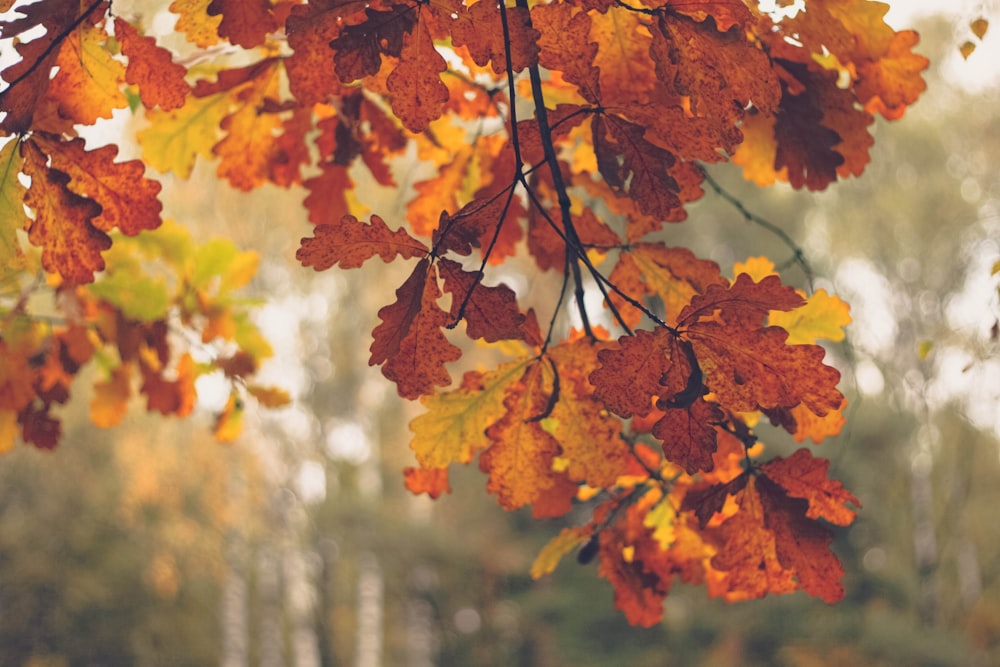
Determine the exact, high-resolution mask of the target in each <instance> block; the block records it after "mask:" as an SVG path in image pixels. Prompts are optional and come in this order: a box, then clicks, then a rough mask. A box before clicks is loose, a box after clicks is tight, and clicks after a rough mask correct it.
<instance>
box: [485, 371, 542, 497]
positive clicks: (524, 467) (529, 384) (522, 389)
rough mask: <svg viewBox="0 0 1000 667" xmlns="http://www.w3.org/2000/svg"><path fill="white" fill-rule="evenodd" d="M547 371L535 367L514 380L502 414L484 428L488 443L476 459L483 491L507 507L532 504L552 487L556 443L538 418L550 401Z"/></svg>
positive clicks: (508, 390)
mask: <svg viewBox="0 0 1000 667" xmlns="http://www.w3.org/2000/svg"><path fill="white" fill-rule="evenodd" d="M546 368H547V366H546V365H545V364H542V363H533V364H531V365H529V366H528V367H527V368H526V369H525V371H524V374H523V375H522V376H521V378H520V379H519V380H518V381H517V382H514V383H511V384H510V385H508V387H507V389H506V395H505V396H504V401H503V405H504V408H505V413H504V415H503V416H502V417H501V418H500V420H499V421H497V422H495V423H493V424H491V425H490V426H489V427H488V428H487V429H486V436H487V437H488V438H489V439H490V441H491V442H492V444H491V445H490V447H489V448H488V449H487V450H486V451H484V452H483V453H482V454H480V455H479V469H480V470H482V471H483V472H484V473H486V474H487V475H489V480H488V481H487V483H486V490H487V491H489V492H490V493H494V494H496V495H497V502H499V503H500V505H501V506H502V507H504V508H506V509H511V510H513V509H517V508H519V507H523V506H524V505H529V504H531V503H534V502H535V501H536V500H538V499H539V496H540V495H541V494H542V493H543V492H544V491H546V490H547V489H549V488H551V487H552V486H553V485H554V484H555V483H556V482H555V480H556V477H555V475H554V473H553V472H552V462H553V460H554V459H555V457H556V456H557V455H558V454H559V443H558V442H556V440H555V438H553V437H552V436H551V435H550V434H549V433H547V432H546V431H545V429H543V428H542V425H541V424H540V423H539V419H538V418H539V416H541V415H544V414H545V412H546V410H548V409H549V408H548V406H549V403H550V401H551V400H552V398H553V396H552V392H553V387H552V380H551V379H550V378H548V377H547V375H548V374H547V373H546Z"/></svg>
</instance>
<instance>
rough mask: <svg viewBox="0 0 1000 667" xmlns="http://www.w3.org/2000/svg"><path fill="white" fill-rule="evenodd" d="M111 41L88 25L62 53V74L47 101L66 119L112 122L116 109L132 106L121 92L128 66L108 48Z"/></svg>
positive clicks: (71, 36) (55, 79) (70, 39)
mask: <svg viewBox="0 0 1000 667" xmlns="http://www.w3.org/2000/svg"><path fill="white" fill-rule="evenodd" d="M107 39H108V34H107V33H106V32H104V30H101V29H99V28H96V27H95V26H93V25H91V24H90V23H89V22H86V21H85V22H83V23H82V24H80V26H79V27H78V28H77V29H76V30H73V31H72V32H71V33H70V34H69V35H68V36H67V37H66V41H65V42H64V43H63V44H62V46H61V48H60V49H59V57H58V58H57V59H56V65H57V66H58V67H59V71H58V73H57V74H56V75H55V77H53V79H52V82H51V83H50V84H49V89H48V92H47V97H48V98H49V99H51V101H52V102H53V103H54V104H55V105H56V108H57V109H58V113H59V115H60V116H61V117H62V118H65V119H67V120H70V121H72V122H74V123H82V124H84V125H92V124H93V123H95V122H96V121H97V120H98V119H99V118H111V113H112V111H114V110H115V109H123V108H125V107H127V106H128V100H127V99H126V97H125V95H124V93H122V91H121V86H122V83H123V82H124V80H125V66H124V65H122V63H121V62H119V61H118V60H115V59H114V57H113V56H112V54H111V52H110V50H109V49H108V48H106V47H105V46H104V44H103V42H105V41H106V40H107Z"/></svg>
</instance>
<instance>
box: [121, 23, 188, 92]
mask: <svg viewBox="0 0 1000 667" xmlns="http://www.w3.org/2000/svg"><path fill="white" fill-rule="evenodd" d="M115 36H116V37H117V38H118V40H119V41H120V42H121V45H122V53H124V54H125V55H126V56H127V57H128V67H126V69H125V81H127V82H128V83H130V84H132V85H134V86H138V87H139V97H140V99H141V100H142V103H143V105H144V106H145V107H146V108H147V109H151V108H153V107H155V106H159V107H160V108H161V109H163V110H164V111H169V110H171V109H179V108H180V107H182V106H184V100H185V99H186V98H187V95H188V93H190V92H191V86H189V85H188V83H187V81H185V80H184V75H185V74H186V73H187V70H186V69H185V68H184V67H183V66H182V65H178V64H177V63H175V62H174V61H173V57H172V56H171V55H170V51H168V50H166V49H164V48H162V47H160V46H157V45H156V40H155V39H153V38H152V37H146V36H144V35H140V34H139V31H138V30H136V29H135V26H133V25H132V24H131V23H129V22H128V21H124V20H122V19H120V18H118V19H116V20H115Z"/></svg>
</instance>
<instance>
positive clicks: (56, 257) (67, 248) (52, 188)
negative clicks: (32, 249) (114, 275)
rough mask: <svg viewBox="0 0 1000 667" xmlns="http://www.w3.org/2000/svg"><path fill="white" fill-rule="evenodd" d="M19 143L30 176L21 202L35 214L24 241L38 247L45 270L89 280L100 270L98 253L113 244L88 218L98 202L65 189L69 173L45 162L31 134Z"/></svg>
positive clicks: (76, 280)
mask: <svg viewBox="0 0 1000 667" xmlns="http://www.w3.org/2000/svg"><path fill="white" fill-rule="evenodd" d="M21 146H22V150H23V151H24V152H23V153H22V154H23V155H24V158H25V160H24V173H25V174H27V175H28V176H29V177H30V178H31V188H30V189H29V190H28V194H27V196H26V197H25V200H24V203H25V204H27V206H28V207H29V208H31V209H33V210H34V213H35V218H34V220H33V221H32V223H31V226H30V227H29V228H28V240H30V241H31V243H33V244H34V245H36V246H38V247H40V248H41V249H42V266H43V267H44V268H45V270H46V271H49V272H51V273H58V274H59V275H61V276H62V277H63V279H64V280H66V281H67V282H70V283H89V282H93V281H94V273H95V272H96V271H101V270H103V269H104V259H103V258H102V257H101V252H103V251H105V250H107V249H108V248H110V247H111V239H110V238H109V237H108V235H107V234H105V233H104V232H102V231H101V230H100V229H98V228H97V227H95V226H94V224H93V223H92V220H93V219H94V218H95V217H97V215H98V214H100V213H101V207H100V206H99V205H98V204H97V203H96V202H94V201H93V200H91V199H84V198H83V197H81V196H80V195H78V194H76V193H74V192H72V191H70V190H69V188H68V187H67V186H68V184H69V182H70V177H69V175H67V174H66V173H65V172H62V171H59V170H57V169H49V168H48V167H47V166H46V164H45V163H46V159H45V155H44V154H43V153H42V152H41V151H40V150H39V148H38V146H37V145H36V144H35V139H34V138H33V139H31V140H29V141H27V142H25V143H24V144H22V145H21Z"/></svg>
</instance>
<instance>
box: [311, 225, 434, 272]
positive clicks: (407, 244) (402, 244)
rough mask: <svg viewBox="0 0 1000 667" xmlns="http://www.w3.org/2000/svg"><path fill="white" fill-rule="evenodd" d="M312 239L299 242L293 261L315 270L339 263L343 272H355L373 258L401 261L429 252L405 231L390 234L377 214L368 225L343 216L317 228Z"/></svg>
mask: <svg viewBox="0 0 1000 667" xmlns="http://www.w3.org/2000/svg"><path fill="white" fill-rule="evenodd" d="M313 234H314V236H313V237H312V238H305V239H302V245H301V247H300V248H299V249H298V251H296V253H295V258H296V259H297V260H299V261H300V262H301V263H302V265H303V266H311V267H313V268H314V269H315V270H317V271H322V270H325V269H329V268H330V267H331V266H334V265H336V264H338V263H339V264H340V268H342V269H356V268H358V267H359V266H361V265H362V264H363V263H364V262H365V261H366V260H368V259H371V258H372V257H374V256H375V255H378V256H379V257H381V258H382V261H383V262H391V261H392V260H393V259H395V257H396V256H397V255H399V256H401V257H402V258H403V259H409V258H411V257H422V256H425V255H426V254H427V253H428V252H429V250H428V248H427V246H425V245H424V244H423V243H421V242H420V241H417V240H416V239H414V238H413V237H412V236H410V235H409V234H407V233H406V230H405V229H397V230H395V231H391V230H390V229H389V227H388V226H387V225H386V224H385V221H384V220H382V218H380V217H379V216H377V215H373V216H372V218H371V222H370V223H368V224H365V223H361V222H358V219H357V218H355V217H354V216H353V215H346V216H344V218H343V219H342V220H340V222H337V223H334V224H329V225H319V226H317V227H316V228H315V230H314V231H313Z"/></svg>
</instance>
